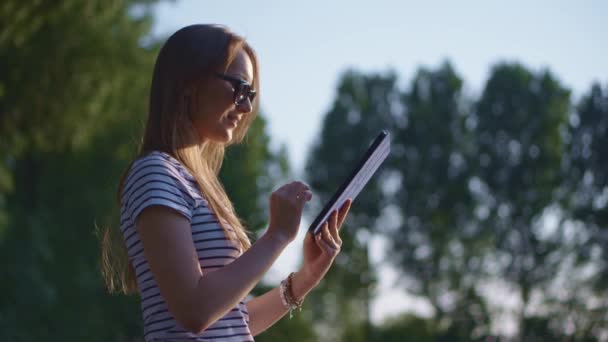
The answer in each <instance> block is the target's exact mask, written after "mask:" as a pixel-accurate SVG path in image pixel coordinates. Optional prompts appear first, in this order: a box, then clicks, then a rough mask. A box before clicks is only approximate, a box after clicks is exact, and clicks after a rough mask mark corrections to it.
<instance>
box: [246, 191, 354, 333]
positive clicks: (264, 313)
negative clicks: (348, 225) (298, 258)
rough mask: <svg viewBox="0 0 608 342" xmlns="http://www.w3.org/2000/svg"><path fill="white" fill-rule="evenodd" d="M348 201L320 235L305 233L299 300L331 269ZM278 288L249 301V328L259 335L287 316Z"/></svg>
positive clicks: (296, 288) (296, 283)
mask: <svg viewBox="0 0 608 342" xmlns="http://www.w3.org/2000/svg"><path fill="white" fill-rule="evenodd" d="M351 202H352V201H350V200H348V201H347V202H346V203H345V204H344V205H343V206H342V208H340V211H339V212H338V211H336V212H334V213H333V214H332V215H331V217H330V219H329V220H328V221H329V222H325V224H324V225H323V228H322V230H321V233H319V234H317V235H316V236H315V237H314V238H313V236H312V235H311V234H308V233H307V234H306V238H305V239H304V265H303V266H302V269H301V270H299V271H298V272H296V273H294V275H293V278H292V285H291V286H292V288H291V291H292V293H293V296H294V297H295V298H296V299H302V298H304V297H305V296H306V295H307V294H308V293H309V292H310V291H311V290H312V289H313V288H315V287H316V286H317V285H318V284H319V282H320V281H321V279H322V278H323V277H324V276H325V274H326V273H327V271H328V270H329V268H330V266H331V264H332V263H333V261H334V260H335V258H336V256H337V255H338V253H340V247H341V246H342V240H341V239H340V234H339V230H340V228H341V226H342V224H343V223H344V220H345V219H346V215H348V211H349V210H350V204H351ZM279 291H280V290H279V288H274V289H272V290H270V291H268V292H266V293H265V294H263V295H261V296H259V297H256V298H254V299H252V300H250V301H248V302H247V310H248V311H249V329H250V330H251V333H252V334H253V336H256V335H258V334H260V333H261V332H263V331H264V330H266V329H268V328H269V327H270V326H272V325H273V324H274V323H276V322H277V321H278V320H279V319H281V317H283V316H284V315H285V314H286V313H287V308H286V307H285V306H284V305H283V303H282V301H281V297H280V293H279Z"/></svg>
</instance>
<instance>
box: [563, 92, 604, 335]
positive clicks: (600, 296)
mask: <svg viewBox="0 0 608 342" xmlns="http://www.w3.org/2000/svg"><path fill="white" fill-rule="evenodd" d="M576 109H577V110H576V111H575V112H573V113H572V115H571V118H570V122H569V123H570V125H569V126H568V135H567V138H566V142H567V147H568V150H567V151H568V154H567V158H566V161H565V163H564V167H563V172H564V179H565V183H564V185H563V192H562V199H564V204H563V207H564V211H565V212H566V213H567V214H568V219H569V220H570V222H569V223H570V224H571V225H572V226H574V227H576V228H575V229H576V233H575V234H572V235H573V236H572V237H571V238H570V241H569V242H568V243H569V244H570V245H572V246H573V249H575V250H576V252H575V253H572V260H573V262H572V263H573V264H574V265H575V266H576V267H578V268H579V269H584V268H585V267H587V268H591V269H593V270H594V272H592V273H589V272H586V273H584V272H578V273H577V276H576V277H573V278H574V279H576V280H577V281H576V282H574V281H572V282H573V283H575V284H574V285H575V286H576V287H573V289H572V290H571V291H569V296H568V297H567V298H566V299H565V300H562V302H563V304H564V305H566V306H567V307H568V308H569V310H566V311H565V312H564V313H563V314H562V315H561V316H563V318H562V319H563V320H564V321H565V320H569V321H570V322H574V324H575V325H576V335H575V336H577V338H579V339H580V338H584V337H585V338H599V336H601V333H602V332H605V331H606V329H607V328H608V321H607V320H606V319H605V317H606V314H607V309H606V301H605V299H604V298H606V294H607V293H606V288H607V287H606V285H608V238H607V237H606V229H607V228H608V214H607V213H608V210H607V207H608V206H607V204H608V203H607V202H608V201H607V194H608V176H607V175H606V169H607V168H608V151H607V150H606V149H607V146H608V90H606V88H604V89H603V88H602V87H601V86H600V85H599V84H593V85H592V86H591V88H590V90H589V91H588V93H587V94H584V96H583V97H582V99H581V100H580V101H579V103H578V106H577V108H576Z"/></svg>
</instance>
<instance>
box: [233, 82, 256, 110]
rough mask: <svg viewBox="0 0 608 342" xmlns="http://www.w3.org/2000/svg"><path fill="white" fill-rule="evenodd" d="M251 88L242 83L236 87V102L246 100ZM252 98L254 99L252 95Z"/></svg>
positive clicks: (239, 102) (238, 103)
mask: <svg viewBox="0 0 608 342" xmlns="http://www.w3.org/2000/svg"><path fill="white" fill-rule="evenodd" d="M250 90H251V87H250V86H248V85H246V84H241V85H239V86H238V87H236V89H235V91H234V102H235V103H236V104H237V105H240V104H242V103H243V102H245V100H246V99H247V97H249V92H250ZM250 100H252V99H251V97H250Z"/></svg>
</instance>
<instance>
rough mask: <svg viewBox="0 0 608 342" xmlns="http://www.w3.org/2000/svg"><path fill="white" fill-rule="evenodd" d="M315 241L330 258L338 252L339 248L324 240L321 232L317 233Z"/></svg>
mask: <svg viewBox="0 0 608 342" xmlns="http://www.w3.org/2000/svg"><path fill="white" fill-rule="evenodd" d="M316 241H317V246H319V248H321V250H322V251H323V253H325V254H327V255H329V256H330V257H332V258H333V257H335V256H336V255H337V254H338V252H339V249H338V248H334V247H332V246H331V245H330V244H329V243H328V242H327V241H325V239H322V238H321V234H319V235H318V237H317V240H316Z"/></svg>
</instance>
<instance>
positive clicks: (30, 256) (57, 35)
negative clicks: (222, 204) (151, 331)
mask: <svg viewBox="0 0 608 342" xmlns="http://www.w3.org/2000/svg"><path fill="white" fill-rule="evenodd" d="M152 3H153V2H150V1H86V2H83V1H62V2H56V3H51V2H40V1H8V2H3V4H2V5H0V6H1V7H0V8H1V10H0V11H1V12H0V13H1V14H0V18H2V19H1V20H2V22H3V25H6V26H5V27H3V30H2V32H1V33H0V34H1V35H0V44H1V45H0V47H1V48H0V54H1V58H0V63H2V74H1V79H0V89H2V91H1V92H0V137H2V139H0V257H1V258H2V267H1V268H0V278H1V279H3V280H4V281H2V282H0V291H2V293H3V295H2V297H0V340H2V341H32V340H39V339H49V337H50V338H52V339H55V340H65V341H133V340H137V339H141V336H142V333H143V327H142V323H141V313H140V308H139V300H138V298H137V296H131V297H126V296H110V295H108V294H107V293H106V291H105V289H104V287H103V281H102V280H101V275H100V271H99V267H98V265H99V247H98V240H97V238H96V236H95V234H94V230H95V227H96V226H97V227H105V226H111V227H112V228H113V229H118V221H119V220H118V208H117V202H116V189H117V186H118V181H119V179H120V177H121V175H122V172H123V171H124V170H125V168H126V167H127V165H128V164H129V162H130V161H131V159H132V158H133V157H134V155H135V153H136V151H137V147H138V144H139V141H138V140H137V139H139V137H141V134H142V132H141V131H142V126H143V125H142V123H143V121H144V120H145V113H146V111H147V98H148V89H149V84H150V76H151V74H152V69H153V63H154V59H155V56H156V54H157V51H158V42H155V41H152V40H150V39H149V37H147V34H149V31H150V28H151V25H150V24H151V22H152V18H151V16H150V8H149V7H148V6H149V5H151V4H152ZM143 42H147V43H146V44H143ZM268 145H269V137H268V135H267V132H266V123H265V120H264V118H263V117H260V118H259V119H258V120H257V121H256V122H255V123H254V125H253V127H252V129H251V131H250V134H249V137H248V143H246V144H244V145H242V146H236V147H233V148H232V149H231V150H230V151H229V152H228V155H227V159H228V160H227V162H226V163H225V165H224V169H223V176H224V178H225V181H226V187H227V188H228V191H229V193H230V194H231V198H232V199H233V201H234V202H235V206H236V208H237V209H238V210H239V214H241V215H242V216H243V217H244V218H246V220H247V223H249V224H250V227H252V229H254V230H255V229H259V228H260V227H261V226H262V225H263V222H264V219H265V217H264V211H263V208H264V205H260V204H259V203H261V201H260V198H262V197H264V196H266V197H267V196H268V194H269V190H268V189H269V188H270V187H272V186H274V184H273V182H272V181H273V180H275V179H280V177H281V175H282V174H283V173H284V172H286V170H287V167H286V166H287V165H286V158H285V155H284V153H283V154H280V153H274V152H273V151H270V150H269V147H268ZM237 163H238V166H237ZM273 176H274V177H275V178H271V177H273ZM251 179H258V180H259V182H252V181H251ZM266 201H267V199H266V200H265V201H264V202H263V203H266ZM260 208H261V209H262V210H260Z"/></svg>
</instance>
